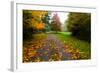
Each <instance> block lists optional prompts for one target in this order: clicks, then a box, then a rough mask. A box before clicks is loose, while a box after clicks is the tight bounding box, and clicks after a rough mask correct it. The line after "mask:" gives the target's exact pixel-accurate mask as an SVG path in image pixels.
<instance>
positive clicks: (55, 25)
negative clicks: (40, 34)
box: [51, 13, 61, 32]
mask: <svg viewBox="0 0 100 73" xmlns="http://www.w3.org/2000/svg"><path fill="white" fill-rule="evenodd" d="M51 29H52V30H53V31H56V32H58V31H60V30H61V22H60V19H59V16H58V14H57V13H56V14H54V16H53V17H52V21H51Z"/></svg>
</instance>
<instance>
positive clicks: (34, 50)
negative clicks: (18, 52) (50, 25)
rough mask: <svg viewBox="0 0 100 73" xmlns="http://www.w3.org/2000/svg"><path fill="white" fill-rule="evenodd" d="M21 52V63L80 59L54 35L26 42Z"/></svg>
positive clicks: (76, 53)
mask: <svg viewBox="0 0 100 73" xmlns="http://www.w3.org/2000/svg"><path fill="white" fill-rule="evenodd" d="M23 52H24V53H23V62H41V61H61V60H73V59H80V53H79V51H78V50H76V49H74V48H72V47H70V46H68V45H67V44H65V43H64V42H62V41H61V40H60V39H59V38H58V37H57V36H56V35H55V34H48V35H47V37H46V38H42V36H40V39H39V38H38V37H37V39H35V40H32V41H30V42H28V43H27V45H26V46H24V48H23Z"/></svg>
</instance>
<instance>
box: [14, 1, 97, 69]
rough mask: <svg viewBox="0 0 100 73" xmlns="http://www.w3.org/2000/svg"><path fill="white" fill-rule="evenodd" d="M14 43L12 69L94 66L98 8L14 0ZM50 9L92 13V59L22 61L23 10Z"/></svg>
mask: <svg viewBox="0 0 100 73" xmlns="http://www.w3.org/2000/svg"><path fill="white" fill-rule="evenodd" d="M13 4H14V5H13V6H14V12H13V13H14V22H13V23H14V27H13V34H14V36H13V37H14V39H13V40H14V41H13V42H14V44H13V47H12V48H13V49H14V50H13V57H12V58H13V60H12V62H13V64H12V70H14V71H16V70H17V71H19V70H32V69H34V70H35V69H36V70H38V69H39V70H42V69H55V68H66V67H73V66H75V67H76V66H93V65H96V46H95V45H94V44H95V43H96V41H95V38H94V37H95V35H93V34H95V29H96V26H95V25H96V9H95V8H94V7H91V8H89V7H77V6H76V7H73V6H57V5H56V6H54V5H40V4H32V3H18V2H14V3H13ZM23 9H27V10H48V11H67V12H71V11H72V12H86V13H91V39H92V42H91V57H92V58H91V60H75V61H61V62H40V63H22V10H23Z"/></svg>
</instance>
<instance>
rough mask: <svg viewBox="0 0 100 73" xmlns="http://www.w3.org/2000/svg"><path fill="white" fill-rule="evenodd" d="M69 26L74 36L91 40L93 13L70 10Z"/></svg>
mask: <svg viewBox="0 0 100 73" xmlns="http://www.w3.org/2000/svg"><path fill="white" fill-rule="evenodd" d="M67 28H68V30H69V31H71V32H72V35H73V36H76V37H78V38H80V39H84V40H87V41H90V39H91V14H90V13H77V12H70V13H69V17H68V25H67Z"/></svg>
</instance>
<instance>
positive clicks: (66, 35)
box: [55, 32, 91, 59]
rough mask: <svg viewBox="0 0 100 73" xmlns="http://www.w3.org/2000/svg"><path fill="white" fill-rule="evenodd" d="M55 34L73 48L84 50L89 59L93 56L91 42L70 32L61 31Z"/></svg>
mask: <svg viewBox="0 0 100 73" xmlns="http://www.w3.org/2000/svg"><path fill="white" fill-rule="evenodd" d="M55 35H56V36H58V37H59V38H60V39H61V40H62V41H63V42H65V43H67V44H69V45H71V46H72V47H73V48H76V49H79V50H80V51H81V52H84V53H85V54H86V55H87V59H89V58H90V57H91V46H90V43H89V42H86V41H83V40H79V39H77V38H75V37H72V36H71V33H70V32H59V33H57V34H55Z"/></svg>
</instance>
